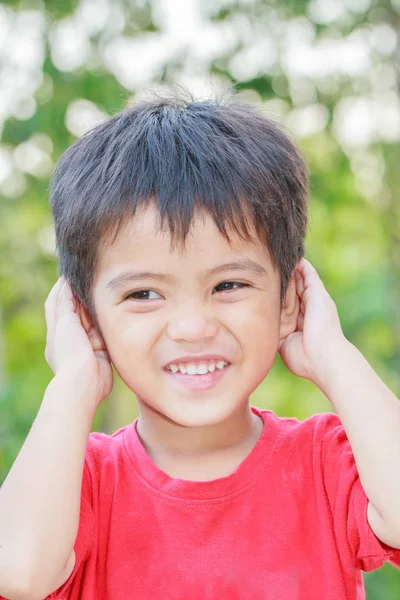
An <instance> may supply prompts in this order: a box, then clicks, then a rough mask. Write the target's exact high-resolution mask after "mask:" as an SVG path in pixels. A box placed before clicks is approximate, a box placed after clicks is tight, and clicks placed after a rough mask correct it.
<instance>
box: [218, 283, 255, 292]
mask: <svg viewBox="0 0 400 600" xmlns="http://www.w3.org/2000/svg"><path fill="white" fill-rule="evenodd" d="M221 285H239V286H240V288H243V287H250V285H249V284H248V283H239V282H237V281H223V282H222V283H220V284H218V285H217V287H220V286H221ZM217 287H216V288H214V289H217ZM240 288H238V289H240ZM222 291H223V292H227V291H229V290H227V289H225V290H222Z"/></svg>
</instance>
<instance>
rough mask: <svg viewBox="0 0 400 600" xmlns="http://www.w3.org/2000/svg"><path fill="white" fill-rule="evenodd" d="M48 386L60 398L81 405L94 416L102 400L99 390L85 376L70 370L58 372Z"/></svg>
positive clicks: (89, 414)
mask: <svg viewBox="0 0 400 600" xmlns="http://www.w3.org/2000/svg"><path fill="white" fill-rule="evenodd" d="M48 387H49V388H50V389H51V390H52V391H54V392H55V393H56V394H57V396H58V397H59V398H60V399H61V398H65V399H66V401H67V402H68V403H69V404H71V403H72V404H77V405H79V406H80V407H81V408H82V409H83V410H84V411H85V412H86V413H88V416H91V417H92V418H93V417H94V415H95V413H96V410H97V408H98V406H99V404H100V402H101V400H102V398H100V397H99V393H98V390H96V388H95V386H93V385H92V384H91V383H90V382H88V381H87V379H86V378H85V377H83V376H80V375H79V374H78V373H76V372H70V371H68V370H63V371H59V372H58V373H56V375H55V376H54V377H53V379H52V380H51V381H50V383H49V386H48Z"/></svg>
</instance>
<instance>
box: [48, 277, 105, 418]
mask: <svg viewBox="0 0 400 600" xmlns="http://www.w3.org/2000/svg"><path fill="white" fill-rule="evenodd" d="M44 306H45V315H46V324H47V339H46V349H45V353H44V356H45V359H46V361H47V363H48V365H49V366H50V368H51V370H52V371H53V373H54V375H58V374H64V373H65V374H67V375H68V377H71V378H76V379H77V380H78V382H79V385H81V386H83V387H84V388H85V389H87V390H90V391H93V394H94V397H95V402H96V405H95V408H97V407H98V405H99V404H100V403H101V401H102V400H103V399H104V398H106V397H107V396H108V395H109V394H110V392H111V390H112V388H113V383H114V375H113V371H112V367H111V360H110V356H109V354H108V351H107V348H106V345H105V342H104V339H103V337H102V335H101V334H100V332H99V331H98V329H97V328H96V327H95V326H94V325H93V324H92V323H91V322H89V320H87V317H86V316H85V319H84V321H83V320H82V319H81V315H82V316H83V314H82V313H83V312H84V308H83V306H82V304H81V303H80V302H79V300H78V299H77V298H76V297H75V296H74V294H73V293H72V290H71V287H70V286H69V284H68V283H67V281H66V280H65V278H64V277H60V278H59V279H58V280H57V282H56V283H55V285H54V286H53V288H52V289H51V291H50V293H49V295H48V297H47V300H46V302H45V305H44ZM87 314H88V313H87ZM85 321H87V322H86V323H85V325H84V324H83V323H84V322H85Z"/></svg>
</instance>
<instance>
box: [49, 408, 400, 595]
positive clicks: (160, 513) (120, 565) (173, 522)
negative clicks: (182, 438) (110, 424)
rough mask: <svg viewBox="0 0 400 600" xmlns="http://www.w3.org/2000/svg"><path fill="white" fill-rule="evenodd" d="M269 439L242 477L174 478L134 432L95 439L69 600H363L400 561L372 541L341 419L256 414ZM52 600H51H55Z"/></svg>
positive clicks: (66, 588) (132, 427) (64, 590)
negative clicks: (381, 572) (371, 580)
mask: <svg viewBox="0 0 400 600" xmlns="http://www.w3.org/2000/svg"><path fill="white" fill-rule="evenodd" d="M251 409H252V411H253V412H254V413H255V414H257V415H259V416H261V417H262V419H263V421H264V428H263V432H262V434H261V437H260V438H259V440H258V442H257V443H256V445H255V446H254V448H253V450H252V451H251V452H250V454H249V455H248V456H247V457H246V458H245V459H244V460H243V461H242V463H241V464H240V465H239V466H238V467H237V468H236V469H235V471H234V472H233V473H231V474H230V475H228V476H226V477H222V478H220V479H215V480H213V481H200V482H199V481H187V480H182V479H175V478H172V477H169V476H168V475H167V474H166V473H164V472H163V471H161V470H160V469H159V468H158V467H157V466H156V465H155V463H154V462H153V461H152V460H151V458H150V457H149V455H148V454H147V453H146V451H145V449H144V447H143V445H142V443H141V441H140V439H139V437H138V435H137V432H136V422H137V420H135V421H134V422H133V423H131V424H129V425H128V426H126V427H123V428H122V429H119V430H118V431H116V432H115V433H114V434H112V435H106V434H104V433H98V432H95V433H91V434H90V436H89V442H88V449H87V455H86V460H85V468H84V473H83V485H82V501H81V517H80V524H79V531H78V536H77V539H76V543H75V552H76V557H77V558H76V565H75V568H74V570H73V572H72V574H71V576H70V577H69V579H68V580H67V581H66V582H65V583H64V585H63V586H61V588H59V590H57V591H56V592H54V593H53V594H51V595H50V596H48V599H50V598H52V599H59V600H67V599H68V600H78V599H79V600H81V599H82V600H127V599H131V598H132V599H135V598H137V599H138V600H139V599H140V600H165V599H166V598H168V599H169V600H188V598H190V600H217V599H218V600H220V599H225V598H226V599H229V600H247V599H248V600H288V599H289V598H290V600H321V598H324V600H342V599H343V600H344V599H346V600H356V599H357V600H361V599H364V598H365V591H364V585H363V579H362V572H361V571H372V570H374V569H379V568H380V567H382V566H383V564H384V562H385V561H389V562H391V563H392V564H393V565H396V566H397V567H398V568H399V569H400V550H395V549H393V548H390V547H389V546H387V545H386V544H384V543H383V542H380V541H379V540H378V538H377V537H376V536H375V535H374V533H373V531H372V529H371V528H370V526H369V524H368V521H367V504H368V500H367V497H366V495H365V492H364V490H363V488H362V486H361V482H360V479H359V477H358V472H357V467H356V464H355V461H354V457H353V454H352V450H351V447H350V443H349V441H348V438H347V436H346V434H345V431H344V429H343V426H342V424H341V421H340V419H339V417H338V416H337V415H336V414H334V413H319V414H316V415H313V416H312V417H309V418H308V419H305V420H303V421H299V420H298V419H296V418H282V417H278V416H276V415H275V414H274V413H273V412H272V411H271V410H262V409H260V408H257V407H255V406H252V407H251ZM46 600H47V599H46Z"/></svg>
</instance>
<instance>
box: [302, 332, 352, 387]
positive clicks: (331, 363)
mask: <svg viewBox="0 0 400 600" xmlns="http://www.w3.org/2000/svg"><path fill="white" fill-rule="evenodd" d="M356 354H359V351H358V349H357V348H356V347H355V346H354V345H353V344H352V343H351V342H349V341H348V340H347V339H346V338H344V339H343V340H338V341H337V342H334V343H332V344H331V345H330V347H329V352H327V353H326V355H325V356H324V357H322V358H321V361H320V363H319V365H318V367H317V369H316V375H315V378H313V382H314V383H315V385H317V386H318V387H319V389H320V390H321V391H322V392H323V393H324V394H325V395H326V396H328V397H329V396H330V395H331V394H332V393H333V388H334V386H335V384H336V383H337V382H338V381H339V380H340V379H342V378H343V377H344V375H345V374H346V373H349V372H350V371H351V370H352V368H353V367H352V365H353V364H354V359H355V356H356Z"/></svg>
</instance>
